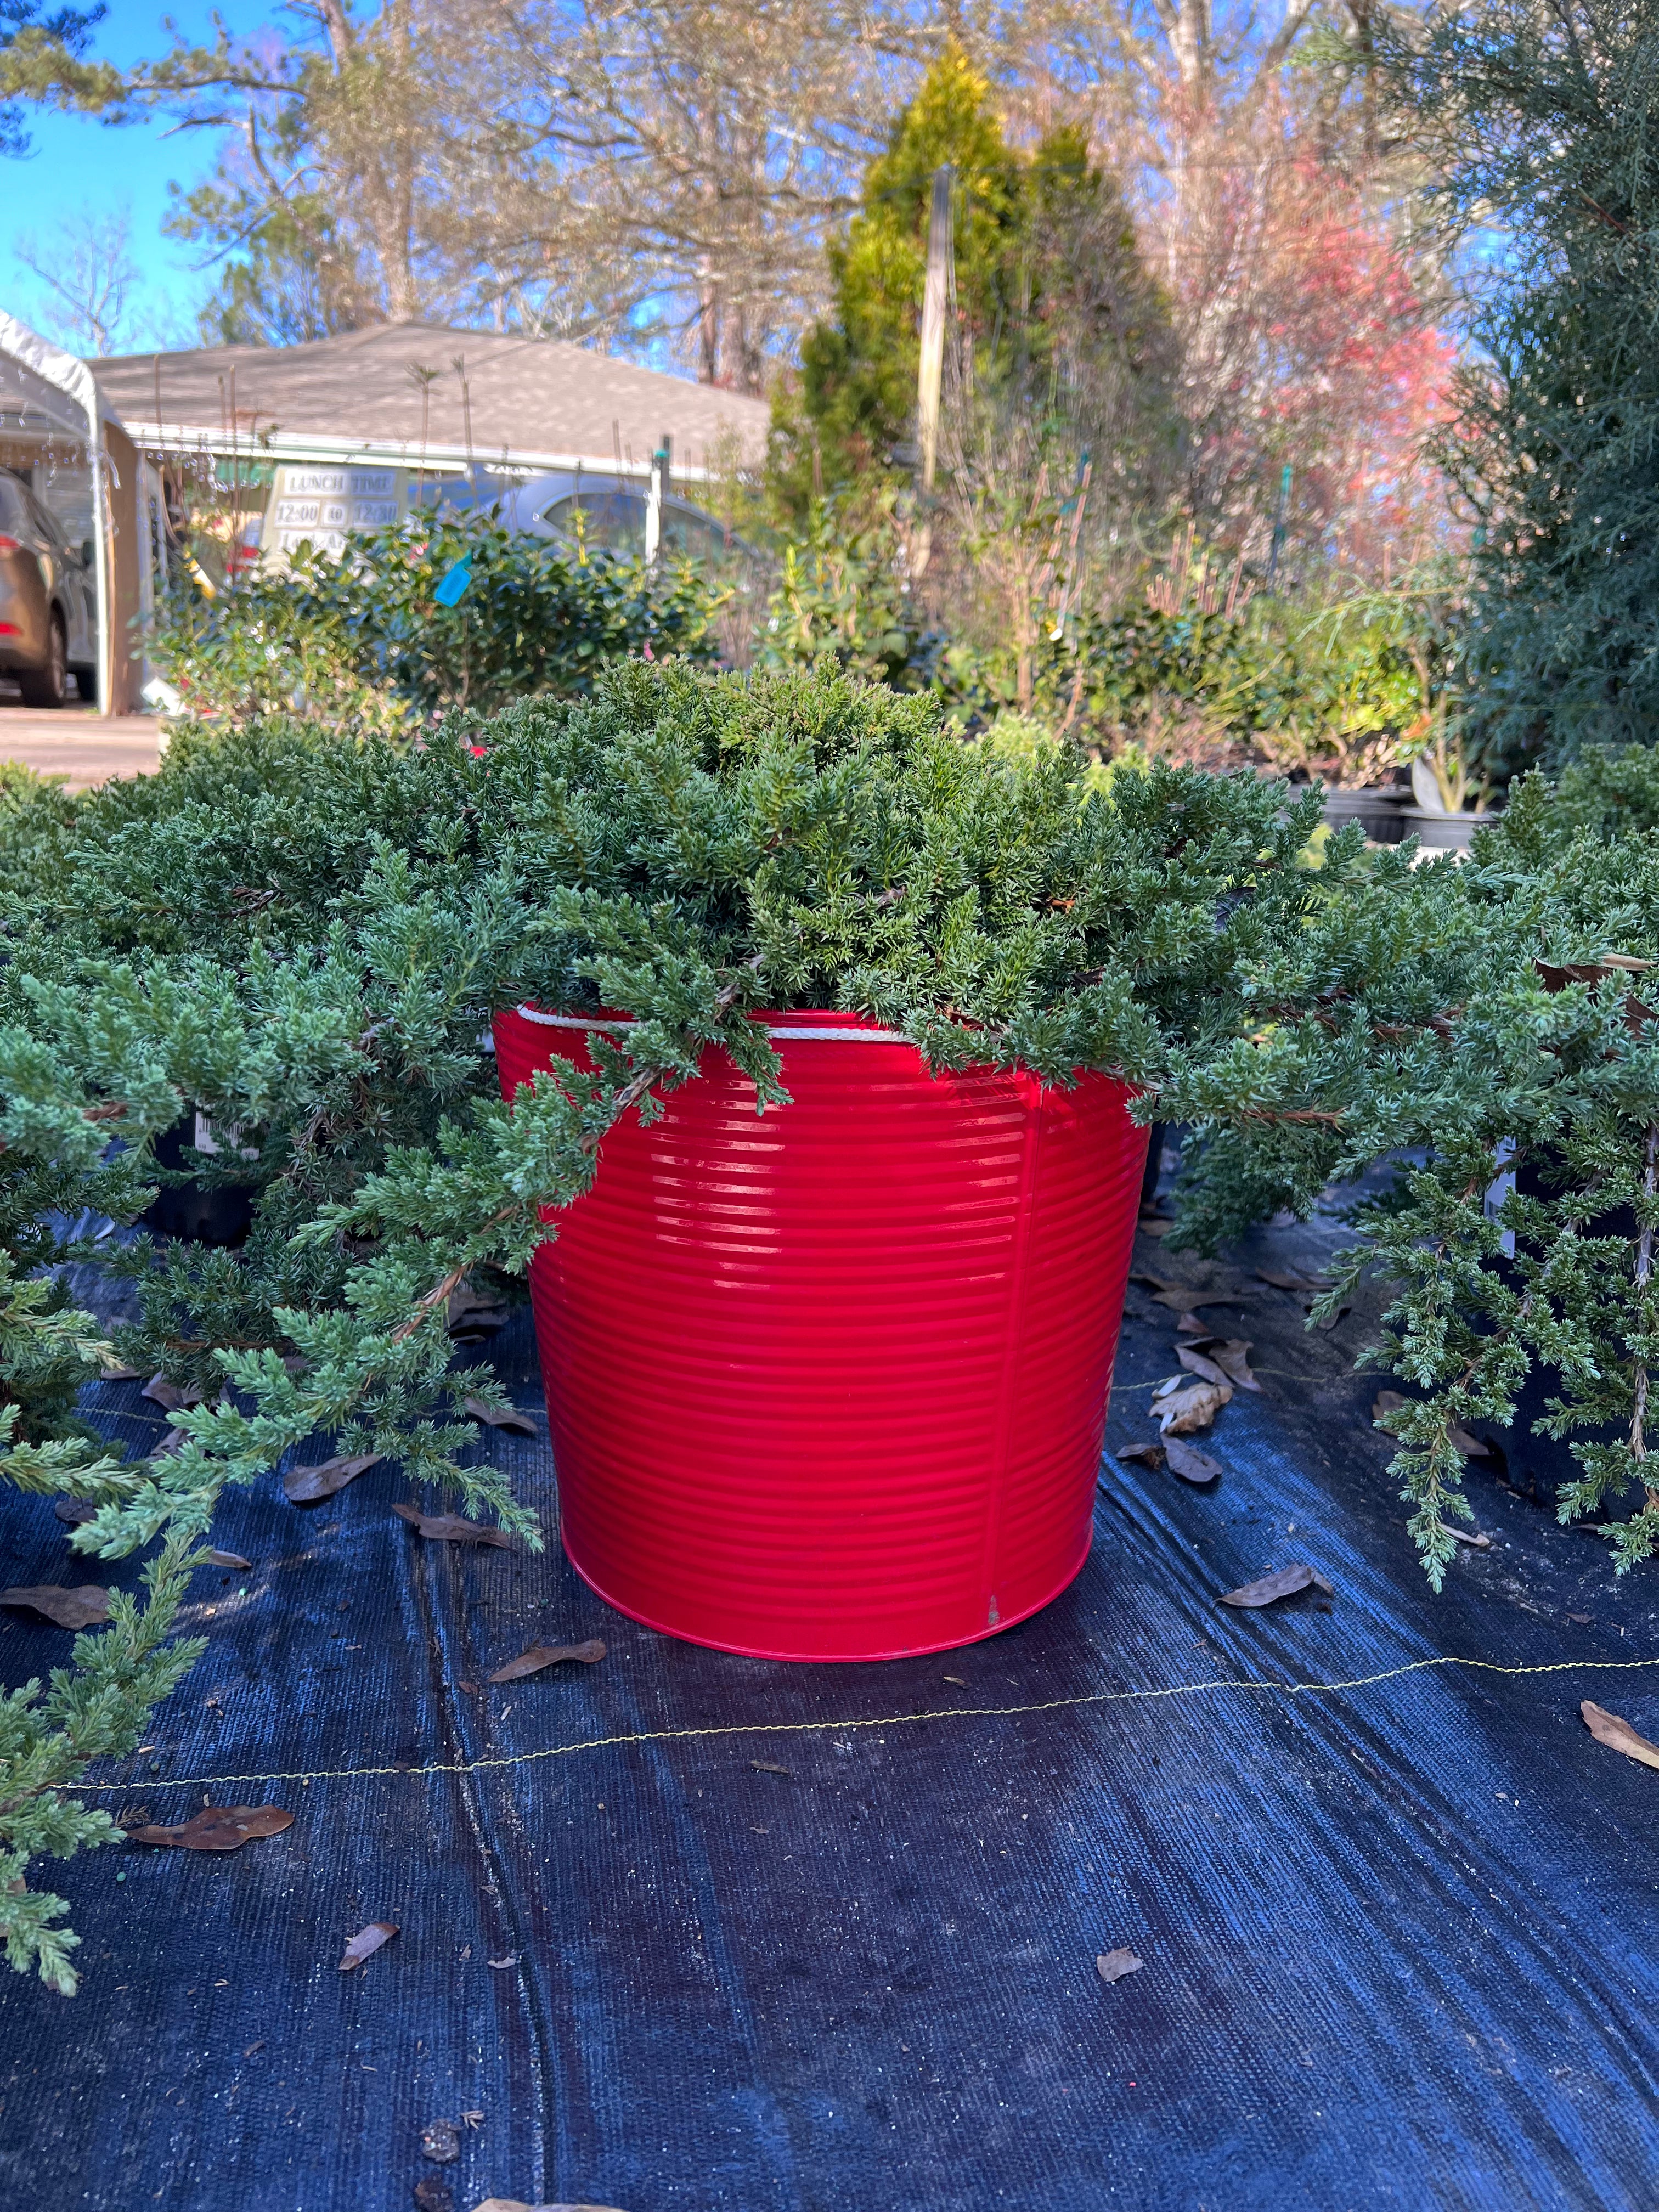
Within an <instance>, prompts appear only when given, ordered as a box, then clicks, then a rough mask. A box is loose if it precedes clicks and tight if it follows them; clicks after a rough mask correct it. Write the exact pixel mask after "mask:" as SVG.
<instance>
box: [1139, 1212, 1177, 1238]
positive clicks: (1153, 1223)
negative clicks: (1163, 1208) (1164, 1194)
mask: <svg viewBox="0 0 1659 2212" xmlns="http://www.w3.org/2000/svg"><path fill="white" fill-rule="evenodd" d="M1174 1227H1175V1224H1174V1222H1173V1221H1166V1220H1164V1218H1163V1216H1162V1215H1161V1214H1158V1215H1154V1216H1152V1217H1150V1218H1142V1220H1141V1223H1140V1233H1141V1235H1142V1236H1143V1237H1167V1236H1168V1235H1169V1233H1170V1231H1171V1230H1172V1229H1173V1228H1174Z"/></svg>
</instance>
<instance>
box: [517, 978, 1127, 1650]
mask: <svg viewBox="0 0 1659 2212" xmlns="http://www.w3.org/2000/svg"><path fill="white" fill-rule="evenodd" d="M764 1018H765V1019H766V1020H767V1022H768V1023H769V1027H770V1029H771V1033H772V1036H773V1040H774V1042H775V1047H776V1048H777V1050H778V1052H779V1054H780V1055H781V1060H782V1063H783V1081H784V1084H785V1085H786V1087H787V1089H788V1091H790V1092H791V1094H792V1095H793V1101H794V1103H793V1104H792V1105H789V1106H784V1107H779V1108H775V1109H768V1111H767V1112H766V1113H765V1114H764V1115H760V1116H757V1114H756V1112H755V1090H754V1085H752V1084H751V1083H750V1080H749V1079H748V1078H747V1076H744V1075H741V1074H739V1073H738V1071H737V1070H736V1069H735V1068H734V1067H733V1066H732V1063H731V1061H730V1060H728V1059H727V1058H726V1054H724V1053H721V1052H719V1051H717V1050H714V1049H711V1050H710V1051H709V1052H708V1054H707V1055H706V1056H705V1059H704V1060H703V1074H702V1078H701V1079H700V1080H698V1081H697V1082H696V1083H691V1084H688V1085H686V1086H685V1087H684V1089H683V1090H680V1091H675V1092H674V1093H672V1094H671V1097H669V1099H668V1101H667V1108H666V1111H665V1113H664V1115H663V1116H662V1118H661V1119H660V1120H659V1121H656V1122H654V1123H653V1125H652V1127H649V1128H648V1129H646V1128H641V1127H640V1126H639V1122H638V1121H637V1119H636V1118H635V1117H634V1116H630V1117H629V1120H628V1121H626V1122H624V1123H623V1125H622V1126H620V1127H617V1128H616V1129H614V1130H613V1131H612V1132H611V1134H610V1135H609V1136H608V1137H607V1138H606V1139H605V1144H604V1146H603V1148H602V1150H601V1152H600V1156H599V1178H598V1181H597V1182H596V1183H595V1185H594V1188H592V1191H590V1192H589V1193H588V1194H586V1196H585V1197H583V1198H580V1199H578V1200H577V1201H576V1202H575V1204H574V1206H568V1207H565V1208H563V1209H562V1211H560V1212H549V1213H548V1215H547V1217H546V1218H547V1219H548V1220H549V1221H550V1222H552V1223H554V1224H555V1225H556V1227H557V1230H558V1236H557V1239H556V1241H555V1242H553V1243H547V1244H544V1245H543V1246H542V1247H541V1248H540V1249H539V1250H538V1252H537V1253H536V1255H535V1257H534V1259H533V1261H532V1264H531V1270H530V1288H531V1296H532V1301H533V1303H534V1307H535V1316H536V1335H537V1341H538V1346H539V1348H540V1352H541V1362H542V1374H543V1377H544V1382H545V1383H546V1387H547V1408H548V1419H549V1421H550V1426H551V1432H552V1445H553V1458H554V1465H555V1467H556V1470H557V1474H558V1484H559V1506H560V1517H561V1523H562V1535H563V1540H564V1547H565V1550H566V1551H567V1553H568V1554H569V1557H570V1559H571V1562H572V1564H573V1565H574V1567H575V1568H576V1570H577V1571H578V1572H579V1573H580V1575H581V1576H582V1577H583V1578H584V1579H585V1580H586V1582H588V1583H591V1584H592V1587H593V1589H595V1590H597V1591H598V1593H599V1595H600V1596H601V1597H602V1598H604V1599H605V1600H606V1601H607V1602H608V1603H610V1604H611V1605H613V1606H615V1607H617V1610H618V1611H619V1612H622V1613H628V1614H629V1615H631V1616H632V1618H633V1619H635V1620H641V1621H643V1622H645V1623H646V1624H647V1626H649V1627H652V1628H658V1629H662V1630H664V1631H665V1632H667V1633H668V1634H669V1635H671V1636H680V1637H684V1638H687V1639H688V1640H689V1641H690V1642H691V1643H693V1644H713V1645H714V1647H715V1648H716V1649H717V1650H722V1651H736V1652H744V1653H748V1654H750V1655H752V1656H756V1657H759V1658H767V1659H892V1658H900V1657H902V1656H905V1655H907V1654H909V1653H915V1652H922V1651H939V1650H946V1649H948V1648H950V1647H951V1646H953V1645H956V1644H969V1643H972V1642H974V1641H975V1639H976V1638H981V1637H985V1636H991V1635H994V1634H995V1632H997V1630H998V1629H1000V1628H1006V1627H1007V1626H1009V1625H1010V1624H1011V1623H1012V1622H1013V1621H1017V1620H1023V1619H1024V1617H1025V1616H1026V1615H1027V1614H1028V1613H1036V1611H1037V1610H1038V1609H1039V1607H1042V1606H1044V1605H1046V1604H1048V1601H1049V1600H1050V1599H1051V1598H1053V1597H1055V1596H1057V1595H1059V1593H1060V1591H1061V1590H1062V1589H1065V1587H1066V1584H1067V1583H1069V1582H1070V1581H1071V1580H1072V1578H1073V1576H1074V1575H1075V1574H1076V1573H1077V1571H1078V1570H1079V1567H1081V1565H1083V1562H1084V1559H1085V1557H1086V1556H1087V1553H1088V1549H1089V1534H1090V1527H1091V1516H1092V1510H1093V1504H1094V1492H1095V1479H1096V1470H1097V1465H1098V1462H1099V1457H1100V1449H1101V1439H1102V1433H1103V1428H1104V1425H1105V1419H1106V1399H1107V1393H1108V1391H1109V1388H1110V1384H1111V1373H1112V1359H1113V1356H1114V1353H1115V1351H1116V1347H1117V1333H1118V1323H1119V1321H1120V1319H1121V1310H1122V1303H1123V1288H1124V1283H1125V1281H1126V1279H1127V1274H1128V1267H1129V1252H1130V1246H1131V1243H1132V1241H1133V1235H1134V1223H1135V1214H1136V1210H1137V1205H1138V1201H1139V1193H1140V1182H1141V1170H1142V1167H1143V1164H1144V1162H1145V1158H1146V1131H1145V1130H1144V1129H1137V1128H1136V1127H1134V1125H1133V1122H1132V1121H1130V1119H1129V1116H1128V1114H1127V1110H1126V1108H1127V1100H1128V1096H1129V1094H1128V1093H1127V1091H1125V1090H1124V1088H1123V1086H1122V1085H1121V1084H1117V1083H1114V1082H1112V1081H1110V1080H1109V1079H1108V1078H1106V1077H1104V1076H1102V1075H1096V1074H1088V1075H1085V1076H1084V1077H1083V1078H1082V1079H1081V1080H1080V1081H1079V1083H1078V1085H1077V1086H1076V1088H1075V1089H1073V1090H1071V1091H1063V1090H1056V1089H1047V1090H1045V1089H1044V1088H1043V1086H1042V1085H1041V1084H1039V1083H1038V1082H1037V1080H1036V1078H1035V1077H1032V1076H1029V1075H1025V1074H1012V1075H1010V1074H1002V1073H998V1072H996V1071H994V1070H992V1069H988V1068H976V1069H973V1070H970V1071H969V1072H968V1073H965V1074H962V1075H945V1076H940V1077H939V1078H938V1079H935V1078H934V1077H933V1076H931V1075H929V1073H927V1066H926V1065H925V1064H924V1062H923V1060H922V1059H921V1054H919V1053H918V1052H917V1051H916V1049H915V1046H914V1045H911V1044H909V1043H908V1042H905V1041H904V1040H903V1039H902V1038H900V1037H897V1036H893V1035H892V1033H891V1032H889V1031H885V1030H881V1029H879V1028H878V1027H877V1026H876V1025H875V1024H872V1023H870V1022H868V1021H866V1020H865V1019H864V1018H862V1017H860V1016H857V1015H849V1014H836V1013H816V1012H803V1013H798V1014H775V1015H769V1016H766V1017H764ZM592 1026H593V1024H587V1023H584V1022H581V1021H579V1020H575V1019H573V1018H569V1017H565V1016H550V1015H545V1014H539V1015H538V1014H536V1013H534V1012H530V1011H529V1010H526V1009H520V1012H517V1013H508V1014H501V1015H499V1016H497V1018H496V1021H495V1046H496V1051H497V1054H498V1055H499V1060H500V1067H501V1089H502V1092H503V1094H504V1096H506V1097H508V1098H510V1097H512V1096H513V1092H514V1091H515V1090H516V1089H517V1088H518V1086H519V1085H520V1084H521V1083H525V1082H527V1081H528V1080H529V1079H530V1077H531V1076H532V1074H533V1073H535V1071H536V1070H537V1069H538V1068H543V1067H545V1066H547V1065H548V1063H549V1061H550V1059H551V1058H552V1057H553V1056H554V1054H558V1055H560V1056H561V1057H562V1058H565V1059H568V1060H573V1061H574V1062H575V1064H576V1065H577V1066H586V1065H587V1064H588V1063H587V1055H586V1044H585V1034H586V1030H588V1029H589V1028H590V1027H592Z"/></svg>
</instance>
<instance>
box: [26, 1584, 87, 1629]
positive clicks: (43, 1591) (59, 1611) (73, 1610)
mask: <svg viewBox="0 0 1659 2212" xmlns="http://www.w3.org/2000/svg"><path fill="white" fill-rule="evenodd" d="M0 1605H16V1606H27V1607H29V1608H30V1610H31V1611H32V1612H34V1613H44V1614H45V1615H46V1619H47V1620H49V1621H51V1622H52V1625H53V1626H54V1627H57V1628H101V1627H102V1626H104V1624H105V1622H106V1620H108V1619H109V1592H108V1591H107V1590H106V1589H100V1587H99V1585H98V1584H97V1583H77V1584H76V1587H75V1588H74V1589H63V1588H61V1587H60V1586H59V1585H58V1584H57V1583H27V1584H20V1585H19V1586H18V1587H17V1588H15V1589H6V1590H0Z"/></svg>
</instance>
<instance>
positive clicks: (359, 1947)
mask: <svg viewBox="0 0 1659 2212" xmlns="http://www.w3.org/2000/svg"><path fill="white" fill-rule="evenodd" d="M397 1933H398V1923H397V1922H396V1921H395V1920H371V1921H370V1922H369V1923H368V1927H367V1928H360V1929H358V1930H357V1933H356V1935H355V1936H353V1937H352V1938H351V1940H350V1941H349V1942H348V1943H347V1945H346V1947H345V1956H344V1958H343V1959H342V1960H341V1961H340V1972H342V1973H343V1974H355V1973H356V1971H357V1969H358V1967H359V1966H362V1963H363V1960H365V1959H372V1958H373V1957H374V1954H375V1953H376V1952H377V1951H378V1950H380V1948H382V1946H383V1945H385V1944H387V1943H389V1942H391V1941H392V1937H393V1936H395V1935H396V1934H397Z"/></svg>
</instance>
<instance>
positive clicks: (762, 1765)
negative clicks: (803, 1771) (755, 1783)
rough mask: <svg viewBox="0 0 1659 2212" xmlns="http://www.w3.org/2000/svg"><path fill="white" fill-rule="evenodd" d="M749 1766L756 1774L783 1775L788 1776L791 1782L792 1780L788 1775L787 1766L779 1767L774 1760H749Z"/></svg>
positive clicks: (791, 1776)
mask: <svg viewBox="0 0 1659 2212" xmlns="http://www.w3.org/2000/svg"><path fill="white" fill-rule="evenodd" d="M749 1764H750V1765H751V1766H752V1767H753V1768H754V1770H755V1771H756V1773H757V1774H783V1775H788V1776H789V1779H790V1780H791V1781H793V1779H794V1777H793V1775H791V1774H789V1769H788V1768H787V1766H780V1765H778V1763H777V1761H776V1759H750V1762H749Z"/></svg>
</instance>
